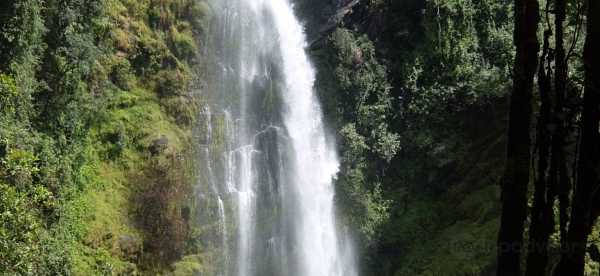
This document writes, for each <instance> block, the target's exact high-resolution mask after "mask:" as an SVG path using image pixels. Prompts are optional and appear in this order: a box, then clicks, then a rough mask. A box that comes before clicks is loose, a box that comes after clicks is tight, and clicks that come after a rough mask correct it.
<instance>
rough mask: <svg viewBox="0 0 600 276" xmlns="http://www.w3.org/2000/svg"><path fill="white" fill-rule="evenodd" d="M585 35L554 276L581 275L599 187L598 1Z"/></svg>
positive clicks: (591, 6)
mask: <svg viewBox="0 0 600 276" xmlns="http://www.w3.org/2000/svg"><path fill="white" fill-rule="evenodd" d="M587 4H588V12H587V37H586V41H585V49H584V54H583V55H584V65H585V91H584V96H583V114H582V126H581V149H580V153H579V165H578V171H579V172H578V177H577V184H576V186H575V193H574V198H573V204H572V208H571V221H570V226H569V233H568V235H567V248H566V250H565V251H564V252H563V254H562V257H561V260H560V263H559V265H558V267H557V275H561V276H562V275H565V276H566V275H568V276H583V273H584V262H585V252H586V248H587V241H588V240H587V239H588V235H589V233H590V231H591V229H592V226H593V223H594V220H595V217H594V216H597V211H596V207H597V205H598V203H597V202H594V199H596V198H597V197H598V196H597V193H598V188H599V186H600V171H599V168H600V133H599V132H598V126H599V125H598V124H599V123H600V50H599V49H600V41H599V39H600V21H598V20H599V19H600V1H598V0H588V3H587Z"/></svg>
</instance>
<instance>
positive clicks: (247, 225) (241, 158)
mask: <svg viewBox="0 0 600 276" xmlns="http://www.w3.org/2000/svg"><path fill="white" fill-rule="evenodd" d="M211 6H212V8H213V10H214V11H215V14H216V16H215V19H214V22H213V23H214V24H213V26H212V28H211V29H212V31H213V33H212V35H211V43H210V47H209V48H210V51H211V56H212V57H213V58H214V61H212V62H211V63H212V66H209V67H210V68H211V69H210V70H209V84H208V89H207V90H208V94H209V96H207V98H210V99H211V101H210V102H211V105H213V106H214V110H218V112H217V113H219V114H218V115H217V114H216V113H215V114H212V116H213V117H215V118H217V117H218V118H220V119H218V120H217V119H212V120H209V124H216V121H219V122H220V123H219V124H218V126H215V127H217V128H221V130H219V131H218V132H219V133H220V134H219V135H218V136H219V139H222V140H223V143H222V145H220V146H218V147H217V146H215V149H214V150H213V152H211V153H206V154H207V155H211V156H212V157H211V158H209V159H210V161H209V162H215V163H218V164H219V165H218V166H217V165H215V166H214V168H219V169H220V172H219V173H217V174H215V173H213V172H212V171H213V166H212V165H210V164H209V165H207V166H208V167H209V169H208V171H209V172H208V173H209V174H210V175H209V176H208V178H209V179H211V180H210V182H211V185H210V187H211V189H213V193H214V194H215V195H216V200H217V202H218V214H219V223H220V224H222V225H223V226H222V227H219V229H221V231H223V233H221V235H222V237H223V240H222V244H221V247H223V248H222V252H224V253H223V254H224V256H223V259H224V261H222V262H220V263H221V265H222V266H223V267H222V268H221V273H220V274H221V275H232V276H233V275H236V276H263V275H264V276H269V275H273V276H274V275H282V276H287V275H298V276H354V275H357V271H356V267H355V264H354V260H353V258H354V257H353V254H352V253H351V252H352V250H351V245H350V238H349V237H348V236H347V235H346V234H343V232H341V231H340V229H339V225H340V224H341V223H339V222H338V221H336V218H335V208H334V187H333V178H334V177H335V175H336V173H337V171H338V166H339V162H338V158H337V155H336V149H335V144H334V143H333V139H330V137H328V136H327V132H326V129H325V126H324V123H323V115H322V111H321V108H320V105H319V102H318V99H317V97H316V95H315V91H314V87H313V86H314V81H315V75H316V73H315V69H314V68H313V66H312V65H311V63H310V60H309V58H308V55H307V53H306V47H307V42H306V37H305V34H304V30H303V27H302V25H301V24H300V23H299V21H298V20H297V18H296V17H295V15H294V10H293V8H292V5H291V3H289V2H288V0H214V1H212V3H211ZM210 110H211V109H210V108H208V107H207V108H206V109H205V113H207V112H208V113H210ZM212 128H213V126H211V127H206V131H207V132H209V131H210V132H211V134H210V135H211V139H214V137H212V136H215V135H213V134H212V132H213V129H212ZM213 184H214V187H213ZM216 186H218V187H216ZM222 199H225V200H222ZM223 204H226V205H228V206H229V207H224V206H223ZM227 218H229V220H230V221H231V224H232V227H233V229H231V230H230V232H231V235H232V238H231V239H227V237H228V232H227V231H228V229H227V220H226V219H227Z"/></svg>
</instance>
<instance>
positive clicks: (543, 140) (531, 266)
mask: <svg viewBox="0 0 600 276" xmlns="http://www.w3.org/2000/svg"><path fill="white" fill-rule="evenodd" d="M551 34H552V33H551V31H550V30H546V31H545V32H544V44H543V45H544V46H543V47H542V49H543V50H542V55H541V57H540V66H539V67H540V68H539V69H538V86H539V92H540V99H541V105H540V115H539V117H538V123H537V135H536V141H537V143H536V144H537V149H538V152H539V157H538V160H537V164H538V165H537V178H536V181H535V190H534V195H533V208H532V210H531V225H530V227H529V247H528V250H527V252H528V255H527V268H526V270H525V275H527V276H538V275H544V274H545V271H546V265H547V263H548V251H547V246H548V236H549V233H548V227H547V224H548V222H549V218H548V214H547V209H548V208H547V206H549V205H550V204H552V202H551V199H550V197H548V199H546V194H547V193H548V194H552V192H551V191H550V190H552V189H551V187H547V186H548V181H547V175H548V157H549V155H550V137H551V134H550V133H549V131H548V126H549V124H550V122H551V121H550V120H551V116H552V111H551V109H550V106H551V105H552V100H551V98H550V90H551V89H552V88H551V80H550V73H548V72H547V71H546V62H548V63H551V61H550V60H549V59H548V51H549V48H550V42H549V39H550V35H551ZM548 67H549V66H548ZM551 218H552V217H551V216H550V219H551Z"/></svg>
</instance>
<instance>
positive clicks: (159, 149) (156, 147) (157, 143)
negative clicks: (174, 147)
mask: <svg viewBox="0 0 600 276" xmlns="http://www.w3.org/2000/svg"><path fill="white" fill-rule="evenodd" d="M168 146H169V139H168V138H167V137H166V136H164V135H163V136H161V137H160V138H158V139H156V140H153V141H152V143H151V144H150V148H149V150H150V153H152V155H159V154H161V153H163V152H164V151H165V150H166V149H167V147H168Z"/></svg>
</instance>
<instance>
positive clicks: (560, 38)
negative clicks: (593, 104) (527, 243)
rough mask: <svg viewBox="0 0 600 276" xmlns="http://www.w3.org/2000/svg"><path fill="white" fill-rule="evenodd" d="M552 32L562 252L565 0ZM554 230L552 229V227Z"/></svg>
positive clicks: (558, 3)
mask: <svg viewBox="0 0 600 276" xmlns="http://www.w3.org/2000/svg"><path fill="white" fill-rule="evenodd" d="M554 10H555V17H554V28H555V33H556V39H555V47H554V48H555V49H554V53H555V60H556V61H555V64H556V66H555V77H554V89H555V91H556V96H555V99H556V103H555V116H554V125H555V126H556V131H555V132H554V135H553V137H552V139H553V145H552V165H551V169H552V170H553V172H552V173H553V176H554V177H553V178H554V179H555V181H554V182H553V183H552V185H555V187H556V189H557V190H558V196H559V210H560V211H559V216H560V236H561V247H563V248H564V246H565V245H566V243H565V241H566V236H567V222H568V219H569V215H568V208H569V204H570V202H569V193H570V191H571V183H570V179H569V176H568V170H567V164H566V158H565V137H566V131H565V118H566V117H567V116H566V114H565V109H564V102H565V99H566V94H567V72H568V63H567V57H566V53H565V47H564V27H563V25H564V22H565V19H566V2H565V0H555V1H554ZM551 207H552V206H551ZM548 212H553V210H552V208H549V209H548ZM552 226H554V225H552ZM552 230H554V229H552Z"/></svg>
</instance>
